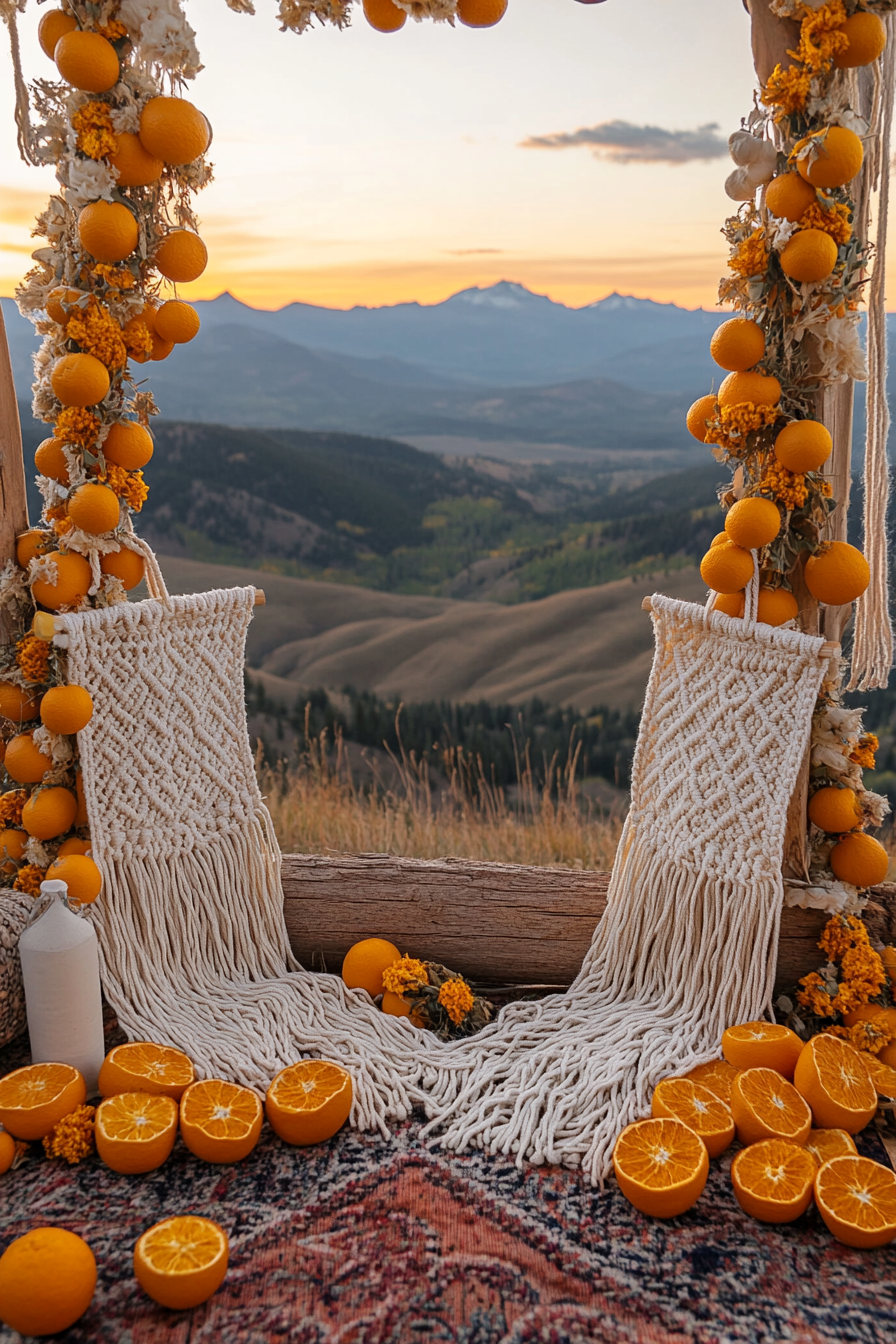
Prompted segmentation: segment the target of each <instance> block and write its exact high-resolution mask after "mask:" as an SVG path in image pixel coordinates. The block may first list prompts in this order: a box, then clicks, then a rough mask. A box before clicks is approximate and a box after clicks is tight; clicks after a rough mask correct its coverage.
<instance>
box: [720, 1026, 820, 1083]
mask: <svg viewBox="0 0 896 1344" xmlns="http://www.w3.org/2000/svg"><path fill="white" fill-rule="evenodd" d="M802 1048H803V1042H802V1041H801V1040H800V1038H799V1036H797V1034H796V1032H795V1031H791V1030H790V1028H789V1027H783V1026H781V1025H780V1024H779V1023H777V1022H744V1023H742V1024H741V1025H740V1026H736V1027H729V1028H728V1030H727V1031H726V1032H724V1034H723V1036H722V1054H723V1055H724V1056H725V1058H726V1059H727V1061H728V1063H729V1064H733V1065H734V1067H735V1068H736V1069H774V1070H775V1072H776V1073H782V1074H783V1075H784V1077H785V1078H793V1070H794V1068H795V1067H796V1062H797V1060H798V1059H799V1057H800V1051H801V1050H802Z"/></svg>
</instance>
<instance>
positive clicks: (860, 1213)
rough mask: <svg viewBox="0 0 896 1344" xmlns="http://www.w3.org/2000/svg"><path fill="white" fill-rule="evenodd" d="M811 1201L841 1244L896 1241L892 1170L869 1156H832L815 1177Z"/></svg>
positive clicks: (865, 1247)
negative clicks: (812, 1199) (813, 1194)
mask: <svg viewBox="0 0 896 1344" xmlns="http://www.w3.org/2000/svg"><path fill="white" fill-rule="evenodd" d="M815 1203H816V1204H817V1205H818V1211H819V1213H820V1214H821V1216H822V1218H823V1219H824V1221H825V1223H826V1224H827V1226H828V1230H829V1231H830V1232H832V1233H833V1234H834V1236H835V1237H836V1238H837V1240H838V1241H842V1242H843V1244H844V1246H856V1247H858V1248H859V1249H861V1250H869V1249H871V1248H872V1247H874V1246H886V1245H887V1244H888V1243H889V1242H891V1241H896V1172H893V1171H891V1170H890V1168H889V1167H885V1166H883V1165H882V1164H881V1163H880V1162H872V1161H871V1158H869V1157H833V1158H831V1160H830V1161H829V1162H825V1164H824V1166H823V1167H822V1168H821V1170H820V1171H819V1173H818V1175H817V1176H816V1177H815Z"/></svg>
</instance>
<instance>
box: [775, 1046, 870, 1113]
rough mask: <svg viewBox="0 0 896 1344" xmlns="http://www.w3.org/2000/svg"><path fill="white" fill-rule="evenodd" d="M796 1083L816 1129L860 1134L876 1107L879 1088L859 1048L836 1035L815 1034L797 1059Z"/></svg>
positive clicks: (794, 1077)
mask: <svg viewBox="0 0 896 1344" xmlns="http://www.w3.org/2000/svg"><path fill="white" fill-rule="evenodd" d="M793 1081H794V1086H795V1087H796V1089H797V1091H798V1092H799V1093H800V1094H801V1096H803V1097H805V1099H806V1101H807V1102H808V1103H809V1105H810V1106H811V1107H812V1115H813V1117H814V1120H815V1126H816V1128H817V1129H845V1130H846V1132H847V1134H858V1132H859V1130H861V1129H864V1128H865V1126H866V1125H867V1124H868V1121H869V1120H870V1119H871V1118H872V1116H873V1115H874V1113H875V1111H876V1110H877V1089H876V1088H875V1086H874V1084H873V1083H872V1081H871V1075H870V1074H869V1072H868V1069H867V1067H866V1065H865V1062H864V1060H863V1059H862V1057H861V1055H860V1054H859V1052H858V1050H854V1049H853V1047H852V1046H851V1045H848V1044H847V1042H846V1041H841V1040H840V1039H839V1037H837V1036H825V1035H821V1036H813V1037H812V1040H811V1041H809V1042H808V1044H807V1045H805V1046H803V1050H802V1053H801V1055H800V1057H799V1059H798V1061H797V1066H796V1073H795V1074H794V1076H793Z"/></svg>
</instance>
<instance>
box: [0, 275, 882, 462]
mask: <svg viewBox="0 0 896 1344" xmlns="http://www.w3.org/2000/svg"><path fill="white" fill-rule="evenodd" d="M2 305H3V312H4V316H5V319H6V324H7V329H8V333H9V339H10V349H11V354H12V360H13V373H14V377H15V379H16V383H17V387H18V389H19V394H20V396H21V397H22V398H23V399H24V398H25V397H26V396H27V395H28V389H29V386H30V383H31V377H32V372H31V358H30V356H31V352H32V351H33V349H34V346H35V340H34V331H33V328H32V327H31V325H30V323H28V322H26V321H25V319H24V318H22V317H21V316H20V315H19V313H18V311H17V310H16V308H15V305H14V303H13V301H12V300H11V299H4V300H2ZM196 307H197V309H198V310H199V313H200V316H201V318H202V328H201V330H200V333H199V335H198V336H197V337H196V339H195V340H194V341H192V342H191V343H190V344H189V345H187V346H179V347H177V348H176V350H175V351H174V352H173V354H172V355H171V356H170V357H169V358H168V359H167V360H165V361H163V362H160V363H157V364H151V365H148V366H146V368H145V371H141V372H143V374H144V376H145V379H146V382H147V384H148V385H149V386H150V387H151V388H152V389H153V391H154V393H155V395H156V400H157V402H158V404H159V406H160V407H161V408H162V411H163V414H164V415H165V416H166V417H170V418H172V419H183V420H192V421H204V422H206V423H218V424H220V423H226V424H231V425H239V426H254V427H259V428H279V429H293V428H298V429H303V430H333V431H338V432H342V433H349V434H365V435H373V436H376V437H381V436H386V437H389V438H404V439H408V440H411V441H412V442H415V443H417V445H418V446H420V447H426V448H435V449H437V450H439V451H442V450H443V449H442V444H443V443H444V444H446V445H448V444H450V445H452V446H451V447H450V448H448V447H446V448H445V449H444V451H453V452H455V453H460V454H463V452H464V451H465V449H464V448H463V443H464V442H471V443H477V442H478V443H479V444H483V443H484V444H486V445H487V444H488V443H495V444H496V445H497V444H502V445H504V446H502V448H501V449H500V451H497V450H496V451H497V455H499V456H503V457H513V456H514V452H515V450H514V448H513V446H512V445H513V444H514V443H520V444H522V443H525V444H540V445H562V446H563V447H568V448H570V449H572V450H575V452H571V453H570V454H569V456H570V457H574V456H575V454H576V453H581V452H582V451H583V450H584V451H585V452H594V451H595V450H600V451H601V453H602V454H603V455H604V456H606V455H607V454H612V455H617V454H618V455H619V457H620V458H623V457H626V458H627V457H630V456H631V455H633V454H641V455H642V456H643V455H646V454H650V455H651V456H653V455H655V454H660V455H662V456H663V457H664V458H665V461H666V465H665V466H664V467H661V469H666V470H668V468H669V467H671V466H673V465H677V466H687V465H689V464H690V463H692V462H696V461H697V457H696V452H697V446H696V444H695V443H694V440H693V439H692V438H691V437H690V435H689V434H688V433H687V431H686V429H685V427H684V413H685V411H686V408H687V407H688V406H689V405H690V403H691V402H692V401H693V400H694V399H695V398H696V397H697V396H699V395H701V394H702V393H703V392H704V391H706V390H708V389H709V388H711V387H713V386H716V387H717V386H718V384H719V381H720V380H721V377H722V376H723V375H722V373H721V371H720V370H719V369H718V367H717V366H716V365H715V364H714V363H713V361H712V360H711V359H710V356H709V340H710V337H711V334H712V332H713V330H714V329H715V327H716V325H717V324H718V323H719V322H721V321H723V320H725V318H726V316H727V315H726V314H721V313H711V312H705V311H703V310H701V309H697V310H694V311H689V310H687V309H684V308H679V307H677V306H676V305H675V304H661V303H654V302H652V301H651V300H649V299H634V298H625V297H623V296H621V295H618V294H613V295H610V296H609V297H608V298H606V299H602V300H600V301H599V302H598V303H594V304H591V305H589V306H588V307H585V308H567V307H566V306H565V305H564V304H562V303H555V302H554V301H553V300H551V299H548V298H546V297H544V296H542V295H538V294H533V293H531V292H530V291H529V290H528V289H526V288H525V287H524V286H522V285H517V284H512V283H510V282H508V281H501V282H499V283H498V284H495V285H492V286H490V287H488V288H485V289H467V290H463V291H462V292H461V293H459V294H455V295H453V296H452V297H451V298H450V299H447V300H445V302H443V303H438V304H432V305H421V304H418V303H404V304H396V305H394V306H392V307H383V308H359V307H356V308H351V309H349V310H347V311H342V310H339V309H331V308H320V307H315V306H314V305H311V304H304V303H291V304H288V305H287V306H286V307H285V308H281V309H280V310H279V311H277V312H269V311H267V310H263V309H257V308H251V307H249V305H248V304H244V303H241V302H240V301H239V300H237V299H235V298H233V296H232V295H230V294H222V295H220V296H219V297H218V298H217V299H214V300H210V301H205V302H199V303H197V304H196ZM857 400H858V401H859V404H860V407H861V396H860V397H859V398H857ZM470 451H476V450H475V449H472V450H470ZM481 451H487V449H486V450H481ZM529 456H530V457H531V454H530V455H529ZM556 456H557V454H556V453H555V452H553V451H552V452H550V453H548V455H547V458H556ZM547 458H546V459H545V460H547Z"/></svg>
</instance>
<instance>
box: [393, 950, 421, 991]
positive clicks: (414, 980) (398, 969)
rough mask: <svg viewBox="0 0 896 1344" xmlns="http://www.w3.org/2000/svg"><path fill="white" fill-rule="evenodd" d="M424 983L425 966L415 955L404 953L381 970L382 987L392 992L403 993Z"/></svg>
mask: <svg viewBox="0 0 896 1344" xmlns="http://www.w3.org/2000/svg"><path fill="white" fill-rule="evenodd" d="M426 983H427V977H426V967H425V966H424V965H423V962H422V961H418V960H417V959H416V957H409V956H406V955H405V956H403V957H401V958H400V959H399V960H398V961H393V963H392V965H391V966H387V967H386V969H385V970H384V971H383V989H387V990H389V991H390V993H392V994H404V992H405V990H408V989H414V988H416V987H417V986H418V985H425V984H426Z"/></svg>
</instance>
